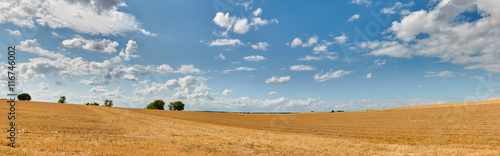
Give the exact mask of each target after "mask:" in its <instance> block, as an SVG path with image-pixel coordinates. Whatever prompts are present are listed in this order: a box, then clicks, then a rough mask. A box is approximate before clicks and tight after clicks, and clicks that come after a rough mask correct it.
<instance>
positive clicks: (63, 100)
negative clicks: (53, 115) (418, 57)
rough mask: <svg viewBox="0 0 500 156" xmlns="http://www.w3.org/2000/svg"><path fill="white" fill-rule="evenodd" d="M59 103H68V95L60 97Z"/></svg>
mask: <svg viewBox="0 0 500 156" xmlns="http://www.w3.org/2000/svg"><path fill="white" fill-rule="evenodd" d="M57 103H66V96H61V98H59V101H57Z"/></svg>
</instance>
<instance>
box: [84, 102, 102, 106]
mask: <svg viewBox="0 0 500 156" xmlns="http://www.w3.org/2000/svg"><path fill="white" fill-rule="evenodd" d="M85 105H91V106H99V103H97V102H92V103H90V102H87V103H85Z"/></svg>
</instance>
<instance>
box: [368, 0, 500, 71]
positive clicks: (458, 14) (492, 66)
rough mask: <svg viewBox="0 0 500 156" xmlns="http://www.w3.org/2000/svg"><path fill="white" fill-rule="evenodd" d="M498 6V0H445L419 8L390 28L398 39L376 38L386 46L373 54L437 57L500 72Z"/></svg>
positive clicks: (376, 49) (469, 67) (467, 66)
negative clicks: (473, 15)
mask: <svg viewBox="0 0 500 156" xmlns="http://www.w3.org/2000/svg"><path fill="white" fill-rule="evenodd" d="M498 8H500V3H497V2H496V1H494V0H484V1H441V2H439V4H437V5H435V6H434V7H433V8H430V9H429V10H419V11H415V12H412V13H411V14H409V15H407V16H405V17H404V18H403V19H401V20H400V21H395V22H393V23H392V25H391V27H390V28H389V29H388V30H387V31H386V32H387V33H389V34H390V33H392V34H393V35H394V36H393V37H392V38H394V40H393V41H373V42H374V43H375V42H378V43H379V44H384V46H378V47H377V48H375V49H373V50H371V52H370V54H371V55H387V56H392V57H404V58H411V56H413V55H415V56H424V57H436V58H440V59H441V61H442V62H451V63H454V64H461V65H465V69H483V70H486V71H489V72H500V64H499V63H498V61H497V60H499V59H500V55H499V53H500V51H498V49H500V44H497V42H496V41H498V40H499V39H500V22H499V20H498V19H500V9H498ZM462 13H477V14H478V15H479V16H480V17H479V18H478V19H472V20H464V18H463V17H462V16H463V15H462ZM458 32H460V33H458ZM419 35H420V36H423V37H417V36H419ZM391 36H392V35H391Z"/></svg>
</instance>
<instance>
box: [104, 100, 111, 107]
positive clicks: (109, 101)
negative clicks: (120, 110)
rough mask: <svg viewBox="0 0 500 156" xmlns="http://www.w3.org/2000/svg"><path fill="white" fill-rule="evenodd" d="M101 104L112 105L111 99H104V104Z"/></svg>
mask: <svg viewBox="0 0 500 156" xmlns="http://www.w3.org/2000/svg"><path fill="white" fill-rule="evenodd" d="M103 106H107V107H113V100H108V99H106V100H104V105H103Z"/></svg>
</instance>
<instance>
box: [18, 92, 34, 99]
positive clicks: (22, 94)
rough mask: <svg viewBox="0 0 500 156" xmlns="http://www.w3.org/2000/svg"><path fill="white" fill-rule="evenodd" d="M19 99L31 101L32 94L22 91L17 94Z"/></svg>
mask: <svg viewBox="0 0 500 156" xmlns="http://www.w3.org/2000/svg"><path fill="white" fill-rule="evenodd" d="M17 99H19V100H24V101H31V96H30V94H28V93H21V94H19V95H17Z"/></svg>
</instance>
